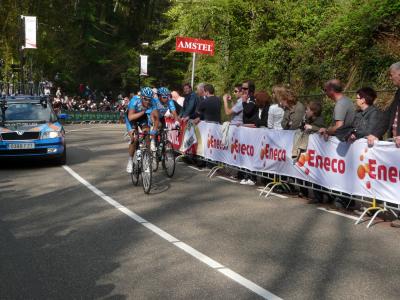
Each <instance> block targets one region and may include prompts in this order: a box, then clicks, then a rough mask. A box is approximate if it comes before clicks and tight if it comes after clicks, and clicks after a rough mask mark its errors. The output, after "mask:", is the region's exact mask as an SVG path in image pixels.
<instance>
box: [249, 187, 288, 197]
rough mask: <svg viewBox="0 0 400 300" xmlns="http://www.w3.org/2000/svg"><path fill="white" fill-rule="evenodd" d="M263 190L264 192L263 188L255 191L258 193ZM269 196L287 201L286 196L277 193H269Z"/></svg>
mask: <svg viewBox="0 0 400 300" xmlns="http://www.w3.org/2000/svg"><path fill="white" fill-rule="evenodd" d="M263 190H264V189H263V188H258V189H257V191H260V192H261V191H263ZM270 195H273V196H275V197H278V198H282V199H288V198H289V197H288V196H285V195H281V194H277V193H270Z"/></svg>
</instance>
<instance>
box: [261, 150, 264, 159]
mask: <svg viewBox="0 0 400 300" xmlns="http://www.w3.org/2000/svg"><path fill="white" fill-rule="evenodd" d="M264 153H265V152H264V149H261V152H260V158H261V159H264Z"/></svg>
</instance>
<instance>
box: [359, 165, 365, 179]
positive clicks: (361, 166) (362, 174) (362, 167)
mask: <svg viewBox="0 0 400 300" xmlns="http://www.w3.org/2000/svg"><path fill="white" fill-rule="evenodd" d="M357 175H358V178H360V179H364V177H365V168H364V166H363V165H359V166H358V169H357Z"/></svg>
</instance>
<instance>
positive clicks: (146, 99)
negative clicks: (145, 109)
mask: <svg viewBox="0 0 400 300" xmlns="http://www.w3.org/2000/svg"><path fill="white" fill-rule="evenodd" d="M142 100H143V101H146V102H150V101H151V98H147V97H142Z"/></svg>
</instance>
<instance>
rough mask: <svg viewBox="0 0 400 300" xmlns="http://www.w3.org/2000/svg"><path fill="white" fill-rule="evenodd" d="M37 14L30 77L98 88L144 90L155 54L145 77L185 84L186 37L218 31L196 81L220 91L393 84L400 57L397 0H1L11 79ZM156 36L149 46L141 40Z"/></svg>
mask: <svg viewBox="0 0 400 300" xmlns="http://www.w3.org/2000/svg"><path fill="white" fill-rule="evenodd" d="M21 14H23V15H36V16H37V17H38V22H39V24H38V29H39V31H38V49H37V50H25V51H24V54H25V57H24V58H23V59H24V60H25V66H26V68H25V71H26V74H25V77H32V78H33V79H36V80H38V79H42V78H47V79H49V80H54V77H55V76H56V74H57V73H58V74H59V78H60V79H59V81H58V82H57V84H60V85H62V86H63V88H64V89H69V90H72V91H75V90H76V87H77V86H78V84H79V83H85V84H89V85H90V86H91V87H92V88H96V89H98V90H119V89H124V90H125V91H126V92H128V91H132V90H135V89H137V86H138V64H139V54H140V53H142V54H148V55H149V68H148V69H149V73H150V76H149V77H147V78H142V83H144V84H152V85H168V86H170V87H171V88H174V89H175V88H178V87H179V86H180V84H181V83H183V82H184V81H189V80H190V70H191V66H190V62H191V55H190V54H189V53H177V52H175V51H174V47H175V38H176V37H177V36H190V37H196V38H204V39H213V40H215V45H216V49H215V56H213V57H210V56H205V55H199V56H197V57H198V59H197V66H196V78H195V81H196V82H201V81H203V82H211V83H213V84H214V85H215V86H216V88H217V92H218V93H222V92H224V91H226V90H229V89H230V88H231V87H232V86H233V85H234V84H235V83H237V82H241V81H243V80H245V79H253V80H254V81H255V82H256V86H257V88H258V89H270V88H271V86H273V85H275V84H280V83H290V85H291V86H292V87H293V88H294V89H295V90H297V92H298V93H299V94H305V95H307V94H315V93H319V92H320V89H321V87H322V85H323V82H324V81H326V80H327V79H330V78H333V77H337V78H340V79H342V80H343V81H344V82H345V83H346V84H347V89H356V88H357V87H359V86H361V85H372V86H373V87H377V88H383V87H389V86H391V84H390V82H389V81H388V78H387V68H388V66H389V65H390V64H391V63H393V62H394V61H398V60H400V29H399V28H400V2H399V1H393V0H346V1H344V0H304V1H293V0H270V1H261V0H159V1H154V0H113V1H96V0H85V1H81V0H64V1H61V0H41V1H38V0H29V1H28V0H2V1H1V5H0V16H2V17H1V18H0V32H1V34H0V57H1V58H3V59H5V61H6V66H5V68H4V69H3V70H2V75H4V77H5V79H9V78H10V76H11V68H10V66H11V64H12V63H19V62H20V61H21V59H22V57H21V55H20V51H19V48H20V46H21V45H22V40H21V36H20V21H19V20H20V18H19V16H20V15H21ZM142 42H149V43H150V47H148V48H143V47H141V44H142Z"/></svg>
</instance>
